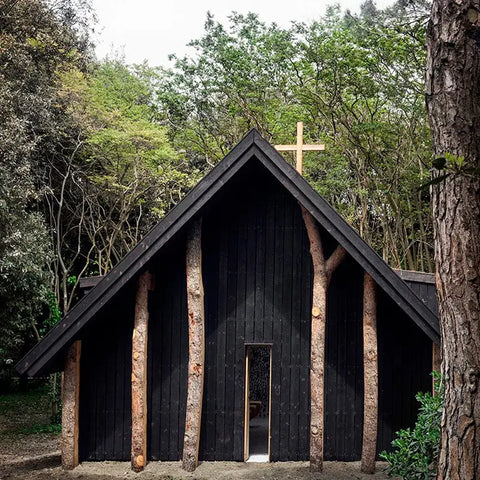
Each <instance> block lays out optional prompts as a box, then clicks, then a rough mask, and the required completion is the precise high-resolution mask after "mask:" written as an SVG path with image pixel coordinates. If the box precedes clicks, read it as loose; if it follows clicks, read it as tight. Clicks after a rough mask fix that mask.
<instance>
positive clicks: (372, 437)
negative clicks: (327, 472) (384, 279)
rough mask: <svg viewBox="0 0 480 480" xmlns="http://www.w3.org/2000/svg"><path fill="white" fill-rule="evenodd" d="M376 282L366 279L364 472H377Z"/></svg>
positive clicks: (366, 277) (364, 286) (365, 276)
mask: <svg viewBox="0 0 480 480" xmlns="http://www.w3.org/2000/svg"><path fill="white" fill-rule="evenodd" d="M376 297H377V295H376V285H375V282H374V280H373V279H372V277H371V276H370V275H369V274H368V273H365V274H364V280H363V388H364V390H363V391H364V393H363V443H362V463H361V471H362V472H364V473H375V458H376V454H377V422H378V346H377V300H376Z"/></svg>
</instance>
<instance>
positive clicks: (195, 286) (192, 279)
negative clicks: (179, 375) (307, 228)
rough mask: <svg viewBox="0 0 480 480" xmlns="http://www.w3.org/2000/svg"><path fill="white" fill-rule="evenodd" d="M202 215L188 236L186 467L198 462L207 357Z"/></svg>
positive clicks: (184, 455)
mask: <svg viewBox="0 0 480 480" xmlns="http://www.w3.org/2000/svg"><path fill="white" fill-rule="evenodd" d="M201 233H202V219H201V218H200V219H198V220H196V221H194V223H193V225H192V227H191V229H190V232H189V235H188V239H187V303H188V338H189V347H188V387H187V388H188V392H187V408H186V417H185V437H184V443H183V468H184V469H185V470H187V471H188V472H193V471H194V470H195V468H197V465H198V447H199V443H200V429H201V424H202V400H203V379H204V358H205V318H204V317H205V313H204V298H203V297H204V295H203V280H202V248H201V246H202V235H201Z"/></svg>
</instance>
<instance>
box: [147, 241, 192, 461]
mask: <svg viewBox="0 0 480 480" xmlns="http://www.w3.org/2000/svg"><path fill="white" fill-rule="evenodd" d="M153 271H154V273H155V291H154V292H150V296H149V310H150V318H149V332H148V370H147V378H148V382H147V388H148V391H147V399H148V400H147V402H148V403H147V413H148V420H147V428H148V431H147V438H148V441H147V449H148V458H149V459H151V460H178V459H180V458H181V457H182V452H183V435H184V432H185V407H186V401H187V367H188V317H187V315H188V314H187V292H186V271H185V240H184V239H183V238H182V239H180V240H179V241H178V242H176V245H174V246H173V247H172V248H169V249H168V251H166V252H164V254H163V255H162V256H161V258H159V259H158V260H157V263H156V266H155V267H154V268H153Z"/></svg>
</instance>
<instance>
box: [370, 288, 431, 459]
mask: <svg viewBox="0 0 480 480" xmlns="http://www.w3.org/2000/svg"><path fill="white" fill-rule="evenodd" d="M377 299H378V313H377V329H378V330H377V332H378V374H379V384H378V390H379V391H378V394H379V399H378V402H379V404H378V407H379V419H378V437H377V453H380V452H381V451H382V450H387V451H389V450H391V441H392V439H393V438H394V436H395V432H396V431H398V430H400V429H401V428H406V427H411V426H413V425H414V423H415V419H416V415H417V412H418V406H419V404H418V402H417V401H416V400H415V395H416V394H417V393H418V392H428V391H431V388H432V386H431V385H432V384H431V382H432V380H431V377H430V372H431V368H432V342H431V340H430V339H429V338H428V337H427V336H425V335H423V334H422V333H421V332H420V331H419V329H418V328H417V326H416V325H415V324H414V323H413V322H412V321H411V320H410V319H409V318H406V317H405V315H404V314H403V312H402V311H401V310H400V309H399V307H398V306H396V305H395V304H394V303H393V302H392V301H391V300H390V299H389V298H387V296H386V295H385V294H384V293H383V292H382V291H381V290H380V289H379V290H378V297H377Z"/></svg>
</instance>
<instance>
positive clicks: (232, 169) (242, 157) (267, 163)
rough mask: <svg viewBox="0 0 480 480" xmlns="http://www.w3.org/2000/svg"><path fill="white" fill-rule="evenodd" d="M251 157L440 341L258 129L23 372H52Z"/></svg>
mask: <svg viewBox="0 0 480 480" xmlns="http://www.w3.org/2000/svg"><path fill="white" fill-rule="evenodd" d="M252 158H256V159H257V160H258V161H260V162H261V163H262V164H263V166H264V167H265V168H266V169H267V170H268V171H269V172H270V173H271V174H272V175H273V176H274V177H275V178H276V179H277V180H278V181H279V182H280V183H281V184H282V185H283V186H284V187H285V188H286V189H287V190H288V191H289V192H290V194H291V195H293V197H295V199H296V200H297V201H298V202H299V203H300V204H301V205H303V206H304V207H305V208H306V209H307V210H308V211H309V212H310V213H311V214H312V216H313V217H314V218H315V219H316V220H317V221H318V222H319V223H320V224H321V225H322V227H323V228H324V229H325V230H326V231H327V232H328V233H329V234H330V235H331V236H332V237H333V238H334V239H335V240H336V241H337V242H338V243H340V244H341V245H342V246H343V247H344V248H345V250H346V251H347V253H348V254H349V255H350V256H351V257H352V258H353V259H354V260H356V261H357V262H358V263H359V264H360V266H361V267H362V268H363V269H364V270H365V271H366V272H367V273H369V274H370V275H371V276H372V277H373V279H374V280H375V282H376V283H377V285H378V286H379V287H380V288H381V289H383V290H384V291H385V293H386V294H387V295H388V296H389V297H390V298H391V299H392V300H393V301H394V302H395V303H396V304H398V306H399V307H400V308H401V309H402V310H403V311H404V312H405V313H406V314H407V315H408V316H409V317H410V318H411V319H412V320H413V321H414V322H415V323H416V324H417V325H418V326H419V327H420V328H421V329H422V330H423V332H425V334H426V335H428V336H429V337H430V338H431V339H432V340H433V341H434V342H437V343H438V342H439V327H438V319H437V317H436V315H435V314H434V313H433V312H432V311H431V310H430V309H429V308H428V307H427V306H426V305H425V304H424V303H423V302H422V301H421V300H420V299H419V298H418V297H417V296H416V295H415V294H414V293H413V291H412V290H411V289H410V288H409V287H408V286H407V285H406V283H405V282H404V281H403V280H402V279H401V278H399V276H398V275H397V274H396V273H395V272H394V271H393V270H392V269H391V268H390V267H389V266H388V265H387V264H386V263H385V262H384V261H383V259H382V258H381V257H380V256H379V255H378V254H377V253H376V252H375V251H374V250H373V249H372V248H371V247H370V246H369V245H367V244H366V243H365V242H364V240H363V239H362V238H360V236H359V235H358V234H357V233H356V232H355V230H354V229H353V228H352V227H351V226H350V225H348V224H347V222H346V221H345V220H344V219H343V218H342V217H341V216H340V215H339V214H338V213H337V212H336V211H335V210H334V209H333V208H332V207H331V206H330V205H329V204H328V203H327V202H326V201H325V199H324V198H323V197H321V196H320V195H319V194H318V193H317V192H316V191H315V190H313V188H312V187H311V186H310V185H309V184H308V183H307V182H306V180H305V179H304V178H303V177H302V176H301V175H300V174H299V173H298V172H297V171H296V170H295V169H294V168H293V167H292V166H291V165H290V164H288V163H287V162H286V161H285V160H284V159H283V157H282V156H281V155H280V154H279V153H278V152H277V151H276V150H275V149H274V148H273V147H272V146H271V145H270V144H269V143H268V142H267V141H266V140H265V139H263V138H262V136H261V135H260V134H259V133H258V132H257V131H256V130H251V131H250V132H249V133H248V134H247V135H246V136H245V137H244V138H243V140H242V141H241V142H240V143H239V144H238V145H237V146H236V147H235V148H234V149H233V150H232V151H231V152H230V153H229V154H228V155H227V156H226V157H225V158H224V159H223V160H222V161H221V162H220V163H219V164H218V165H217V166H216V167H215V168H214V169H213V170H212V171H211V172H210V173H209V174H208V175H206V176H205V177H204V178H203V179H202V180H201V181H200V182H199V183H198V184H197V185H196V187H195V188H193V189H192V190H191V191H190V192H189V193H188V195H186V196H185V197H184V199H183V200H182V201H181V202H179V203H178V205H177V206H176V207H175V208H173V209H172V210H171V211H170V212H169V213H168V214H167V215H166V216H165V217H164V218H163V219H162V220H161V221H160V222H159V223H158V224H157V225H156V226H155V227H154V228H153V229H152V230H151V231H150V232H149V233H148V234H147V235H146V236H145V237H144V239H143V240H142V241H141V242H140V243H139V244H138V245H137V246H136V247H135V248H134V249H133V250H132V251H131V252H130V253H129V254H128V255H126V256H125V257H124V258H123V260H122V261H121V262H120V263H119V264H118V265H117V266H115V267H114V268H113V269H112V270H111V271H110V273H109V274H108V275H106V276H105V277H104V278H103V279H102V280H101V281H100V282H99V283H98V285H97V286H96V287H95V288H93V289H92V290H91V291H90V292H89V293H88V295H85V297H83V298H82V299H81V300H80V301H79V302H78V303H77V304H76V305H75V307H74V308H72V309H71V310H70V311H69V312H68V313H67V315H65V317H64V318H63V319H62V320H61V321H60V322H59V323H58V324H57V325H56V326H55V327H54V328H52V330H51V331H50V332H49V333H48V335H47V336H46V337H45V338H44V339H43V340H42V341H41V342H40V343H38V344H37V345H36V346H35V347H34V348H32V350H30V352H28V353H27V354H26V355H25V356H24V357H23V358H22V359H21V360H20V361H19V362H18V364H17V366H16V368H17V370H18V371H19V372H20V373H21V374H28V375H37V374H39V373H43V372H46V371H48V369H49V368H51V366H52V364H53V363H54V360H55V359H56V357H57V356H58V355H60V354H61V353H62V352H63V351H65V348H66V347H68V345H70V344H71V343H72V342H73V341H74V340H75V339H76V338H78V336H79V333H80V332H81V331H82V329H83V328H84V327H85V326H86V325H87V324H88V323H89V322H90V321H91V319H92V318H93V317H94V316H95V315H96V314H97V313H98V312H99V311H100V310H101V309H102V307H103V306H104V305H106V303H107V302H109V301H110V300H111V299H112V298H113V297H114V296H115V295H116V294H117V293H118V292H119V291H120V290H121V289H122V287H124V286H125V285H126V284H127V283H128V282H130V281H131V280H132V279H134V278H135V277H136V276H138V275H139V274H140V273H141V272H142V271H143V270H144V269H145V268H146V264H147V263H148V262H149V261H150V260H151V259H152V258H153V257H154V255H155V254H157V253H158V252H159V251H160V250H161V249H162V247H163V246H164V245H166V244H167V242H169V241H170V240H171V239H172V238H173V237H174V236H175V235H176V234H177V233H178V232H179V231H180V229H182V227H184V226H185V225H186V224H187V223H188V222H189V221H190V220H191V219H192V218H193V217H194V216H195V215H196V214H197V213H198V212H199V211H200V210H201V209H202V207H203V206H204V205H205V204H206V203H207V202H208V201H209V200H210V199H211V198H212V197H213V196H214V195H215V194H216V193H217V192H218V191H219V190H220V189H222V188H223V187H224V186H225V185H226V184H227V183H228V182H229V180H230V179H231V178H232V177H234V176H235V174H236V173H237V172H238V171H239V170H240V169H241V168H242V167H243V166H244V165H245V164H246V163H247V162H248V161H249V160H250V159H252Z"/></svg>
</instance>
